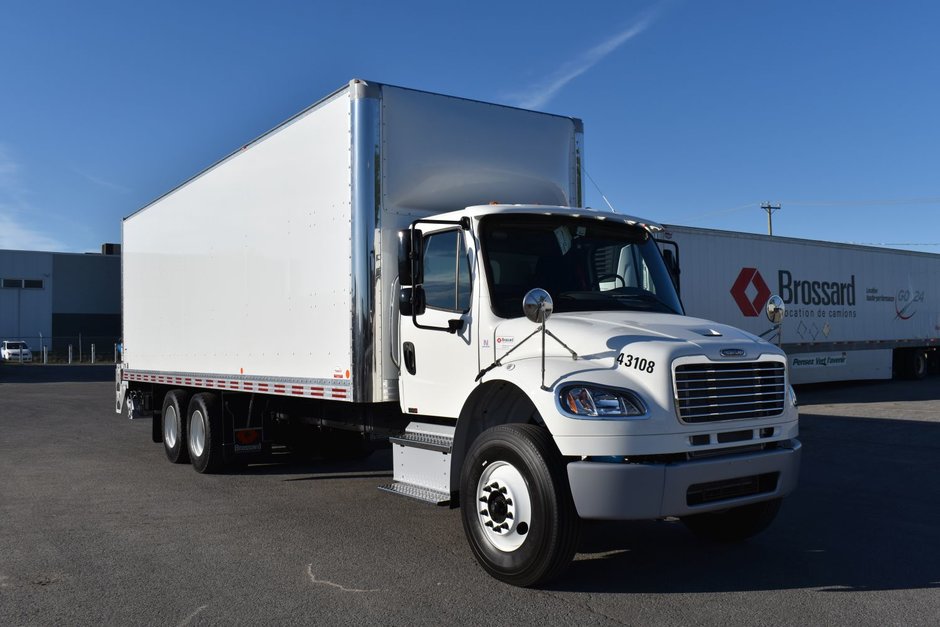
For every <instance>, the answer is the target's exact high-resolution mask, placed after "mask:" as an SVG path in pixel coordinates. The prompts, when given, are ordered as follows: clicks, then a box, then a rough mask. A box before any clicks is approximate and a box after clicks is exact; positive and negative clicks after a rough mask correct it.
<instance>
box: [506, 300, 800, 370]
mask: <svg viewBox="0 0 940 627" xmlns="http://www.w3.org/2000/svg"><path fill="white" fill-rule="evenodd" d="M547 327H548V330H549V331H551V332H552V333H553V334H554V335H555V336H557V337H558V339H559V340H561V341H562V342H564V343H565V344H567V345H568V346H569V347H570V348H571V349H572V350H573V351H575V352H576V353H578V355H579V356H580V357H582V358H584V359H590V358H591V357H598V358H599V357H605V356H609V355H610V354H611V351H615V352H619V351H621V350H623V349H624V348H625V347H627V346H631V345H638V346H639V345H647V346H649V345H650V344H651V343H652V344H655V345H656V346H657V350H656V352H657V353H660V354H663V353H665V355H663V356H668V357H669V358H670V359H675V358H676V357H682V356H685V355H705V356H707V357H708V358H709V359H713V360H716V361H721V360H732V359H736V360H748V359H756V358H758V357H759V356H760V355H762V354H775V355H783V351H781V350H780V349H779V348H778V347H777V346H775V345H774V344H771V343H770V342H767V341H766V340H763V339H761V338H759V337H757V336H755V335H752V334H750V333H747V332H745V331H742V330H740V329H736V328H734V327H730V326H728V325H725V324H718V323H716V322H711V321H708V320H703V319H700V318H690V317H687V316H679V315H673V314H662V313H650V312H635V311H605V312H583V313H582V312H579V313H559V314H555V315H553V316H551V317H550V318H549V319H548V325H547ZM537 328H538V325H536V324H534V323H533V322H531V321H529V320H528V319H526V318H516V319H513V320H506V321H505V322H502V323H500V324H499V325H497V327H496V331H495V337H494V348H495V350H496V356H497V357H498V356H500V355H501V354H505V352H506V350H507V349H508V348H511V347H512V346H514V345H517V344H518V343H519V342H521V341H522V340H523V339H524V338H525V337H526V336H528V335H529V334H530V333H532V332H533V331H535V330H536V329H537ZM536 340H537V338H533V339H532V340H530V341H529V342H528V343H527V344H526V346H524V347H522V348H520V349H519V350H517V351H516V352H515V353H514V354H513V357H517V356H518V357H519V358H523V357H531V356H533V355H537V354H540V351H541V344H540V342H538V341H536ZM545 348H546V354H547V355H553V356H554V355H558V356H563V355H566V354H567V353H566V351H564V348H562V347H561V346H560V345H558V343H557V342H554V341H553V340H552V339H551V338H548V340H547V342H546V347H545ZM650 348H652V347H651V346H650ZM722 351H724V354H723V353H722ZM740 351H743V354H741V352H740Z"/></svg>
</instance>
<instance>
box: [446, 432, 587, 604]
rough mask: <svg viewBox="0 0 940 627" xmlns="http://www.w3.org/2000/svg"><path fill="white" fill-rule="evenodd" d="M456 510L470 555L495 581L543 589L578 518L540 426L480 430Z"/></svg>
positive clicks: (569, 545) (560, 563) (563, 562)
mask: <svg viewBox="0 0 940 627" xmlns="http://www.w3.org/2000/svg"><path fill="white" fill-rule="evenodd" d="M460 508H461V517H462V519H463V526H464V531H465V532H466V535H467V540H468V541H469V543H470V548H471V550H472V551H473V555H474V557H476V559H477V561H478V562H479V563H480V565H481V566H483V568H484V569H485V570H486V571H487V572H488V573H490V574H491V575H492V576H493V577H495V578H497V579H499V580H501V581H505V582H506V583H510V584H513V585H516V586H534V585H538V584H542V583H545V582H547V581H549V580H551V579H552V578H554V577H556V576H558V575H559V574H561V572H562V571H563V570H564V569H565V568H566V567H567V566H568V564H569V563H570V562H571V558H572V557H573V556H574V552H575V549H576V547H577V541H578V529H579V526H580V520H579V518H578V515H577V513H576V511H575V508H574V503H573V502H572V500H571V493H570V488H569V487H568V477H567V474H566V472H565V466H564V460H563V459H562V457H561V455H560V454H559V453H558V449H556V448H555V444H554V442H553V441H552V439H551V436H550V435H549V433H548V431H546V430H545V429H543V428H541V427H537V426H535V425H525V424H511V425H500V426H497V427H493V428H492V429H489V430H487V431H485V432H484V433H483V434H482V435H481V436H480V437H479V438H478V439H477V440H476V442H474V444H473V446H472V447H471V448H470V451H469V452H468V454H467V458H466V461H465V463H464V466H463V470H462V472H461V477H460Z"/></svg>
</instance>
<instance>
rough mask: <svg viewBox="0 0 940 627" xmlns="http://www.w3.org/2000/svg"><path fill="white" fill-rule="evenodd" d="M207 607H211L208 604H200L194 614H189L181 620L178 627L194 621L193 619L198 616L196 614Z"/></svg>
mask: <svg viewBox="0 0 940 627" xmlns="http://www.w3.org/2000/svg"><path fill="white" fill-rule="evenodd" d="M207 607H209V606H208V605H200V606H199V607H197V608H196V611H195V612H193V613H192V614H190V615H189V616H187V617H186V618H184V619H183V620H182V622H180V623H179V624H178V625H177V626H176V627H185V626H186V625H188V624H189V623H190V622H192V620H193V619H194V618H196V616H198V615H199V613H200V612H202V611H203V610H204V609H206V608H207Z"/></svg>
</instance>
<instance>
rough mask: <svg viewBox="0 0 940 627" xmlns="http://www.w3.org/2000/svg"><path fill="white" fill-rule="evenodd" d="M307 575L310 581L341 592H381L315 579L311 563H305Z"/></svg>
mask: <svg viewBox="0 0 940 627" xmlns="http://www.w3.org/2000/svg"><path fill="white" fill-rule="evenodd" d="M307 576H308V577H310V582H311V583H315V584H323V585H325V586H330V587H332V588H337V589H339V590H342V591H343V592H381V590H377V589H374V588H373V589H370V590H363V589H360V588H347V587H346V586H341V585H340V584H338V583H333V582H332V581H328V580H326V579H317V578H316V576H315V575H314V574H313V564H307Z"/></svg>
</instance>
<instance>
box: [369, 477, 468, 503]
mask: <svg viewBox="0 0 940 627" xmlns="http://www.w3.org/2000/svg"><path fill="white" fill-rule="evenodd" d="M379 490H381V491H382V492H388V493H390V494H397V495H399V496H407V497H408V498H410V499H415V500H416V501H421V502H422V503H430V504H431V505H450V494H448V493H446V492H438V491H437V490H432V489H430V488H424V487H421V486H419V485H414V484H412V483H398V482H394V483H390V484H388V485H380V486H379Z"/></svg>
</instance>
